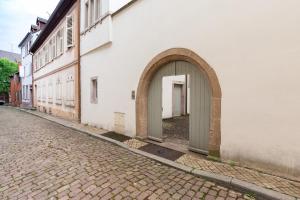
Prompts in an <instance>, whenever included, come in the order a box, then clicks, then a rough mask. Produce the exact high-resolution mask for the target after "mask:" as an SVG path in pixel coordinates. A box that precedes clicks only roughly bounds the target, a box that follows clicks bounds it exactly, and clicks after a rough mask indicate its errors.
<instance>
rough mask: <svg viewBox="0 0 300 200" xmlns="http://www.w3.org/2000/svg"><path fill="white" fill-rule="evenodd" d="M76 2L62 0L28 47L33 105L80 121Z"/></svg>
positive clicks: (43, 110) (44, 110)
mask: <svg viewBox="0 0 300 200" xmlns="http://www.w3.org/2000/svg"><path fill="white" fill-rule="evenodd" d="M78 11H79V3H78V1H76V0H61V1H60V2H59V3H58V5H57V7H56V8H55V10H54V12H53V13H52V14H51V16H50V18H49V20H48V22H47V25H46V27H45V28H44V30H43V31H42V33H41V34H40V35H39V37H38V38H37V39H36V41H35V43H34V44H33V45H32V47H31V48H30V51H31V52H32V53H33V70H34V71H33V84H34V86H33V90H34V106H35V107H36V108H37V110H39V111H41V112H45V113H48V114H52V115H55V116H59V117H62V118H66V119H70V120H79V116H80V113H79V89H78V88H79V85H78V84H79V67H78V66H79V64H78V57H79V53H78V49H79V44H78V41H79V34H78V32H79V29H78V28H77V27H78V22H79V14H78Z"/></svg>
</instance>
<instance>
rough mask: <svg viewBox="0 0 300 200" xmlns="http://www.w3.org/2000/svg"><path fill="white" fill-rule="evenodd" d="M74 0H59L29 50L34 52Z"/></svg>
mask: <svg viewBox="0 0 300 200" xmlns="http://www.w3.org/2000/svg"><path fill="white" fill-rule="evenodd" d="M75 2H76V0H60V1H59V3H58V5H57V6H56V8H55V10H54V11H53V13H52V14H51V16H50V18H49V19H48V21H47V24H46V26H45V28H44V30H43V31H42V32H41V34H40V35H39V36H38V38H37V39H36V40H35V42H34V43H33V45H32V46H31V48H30V52H32V53H35V52H36V50H37V49H38V48H39V47H40V46H41V45H42V44H43V42H44V41H45V40H46V39H47V37H48V36H49V35H50V34H51V32H52V31H53V29H54V28H55V27H56V26H57V25H58V24H59V22H60V21H61V20H62V19H63V18H64V16H65V15H66V14H67V12H68V11H69V10H70V8H71V7H72V6H73V5H74V3H75Z"/></svg>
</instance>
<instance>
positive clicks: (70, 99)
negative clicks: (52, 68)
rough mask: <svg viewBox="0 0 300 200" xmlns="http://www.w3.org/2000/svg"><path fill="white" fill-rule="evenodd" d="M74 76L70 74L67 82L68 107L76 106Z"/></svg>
mask: <svg viewBox="0 0 300 200" xmlns="http://www.w3.org/2000/svg"><path fill="white" fill-rule="evenodd" d="M74 93H75V88H74V76H73V75H72V74H69V75H68V76H67V80H66V105H67V106H74V105H75V104H74Z"/></svg>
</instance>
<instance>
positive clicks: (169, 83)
mask: <svg viewBox="0 0 300 200" xmlns="http://www.w3.org/2000/svg"><path fill="white" fill-rule="evenodd" d="M187 80H188V75H187V74H185V75H178V76H164V77H163V78H162V127H163V140H164V142H168V143H174V144H178V145H180V146H181V147H183V148H187V147H188V144H189V111H188V106H189V98H188V96H189V88H188V81H187Z"/></svg>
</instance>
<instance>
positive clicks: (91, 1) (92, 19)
mask: <svg viewBox="0 0 300 200" xmlns="http://www.w3.org/2000/svg"><path fill="white" fill-rule="evenodd" d="M94 13H95V8H94V0H90V16H89V25H90V26H91V25H92V24H93V23H94V19H95V16H94Z"/></svg>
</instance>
